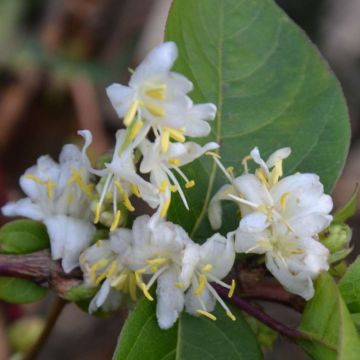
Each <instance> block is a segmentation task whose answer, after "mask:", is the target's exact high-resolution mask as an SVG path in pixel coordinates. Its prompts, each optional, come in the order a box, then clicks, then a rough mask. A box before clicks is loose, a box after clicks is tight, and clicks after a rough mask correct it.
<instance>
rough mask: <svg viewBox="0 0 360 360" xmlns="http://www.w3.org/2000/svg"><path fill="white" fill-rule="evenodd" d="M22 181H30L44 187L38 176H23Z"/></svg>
mask: <svg viewBox="0 0 360 360" xmlns="http://www.w3.org/2000/svg"><path fill="white" fill-rule="evenodd" d="M24 179H28V180H32V181H34V182H36V183H37V184H39V185H44V182H43V181H42V180H41V179H40V178H39V177H38V176H35V175H31V174H28V175H25V176H24Z"/></svg>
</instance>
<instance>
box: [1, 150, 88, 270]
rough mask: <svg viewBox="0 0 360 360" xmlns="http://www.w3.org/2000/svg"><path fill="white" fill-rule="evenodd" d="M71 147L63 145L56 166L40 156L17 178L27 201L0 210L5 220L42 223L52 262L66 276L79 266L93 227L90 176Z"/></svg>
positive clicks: (48, 157)
mask: <svg viewBox="0 0 360 360" xmlns="http://www.w3.org/2000/svg"><path fill="white" fill-rule="evenodd" d="M85 165H86V164H84V162H83V161H82V157H81V153H80V151H79V150H78V148H77V147H76V146H74V145H71V144H68V145H65V146H64V147H63V149H62V151H61V154H60V157H59V164H58V163H56V162H55V161H54V160H52V159H51V158H50V156H47V155H46V156H41V157H40V158H39V159H38V160H37V164H36V165H34V166H32V167H31V168H29V169H27V170H26V172H25V174H24V175H22V176H21V178H20V186H21V188H22V190H23V191H24V193H25V194H26V195H27V196H28V197H27V198H24V199H21V200H19V201H16V202H10V203H8V204H6V205H5V206H4V207H3V208H2V212H3V214H4V215H7V216H24V217H28V218H30V219H34V220H39V221H43V222H44V223H45V225H46V227H47V230H48V233H49V237H50V242H51V253H52V257H53V259H54V260H58V259H62V266H63V268H64V270H65V272H70V271H71V270H72V269H74V268H75V267H76V266H78V264H79V255H80V253H81V251H83V250H84V249H85V248H86V247H87V246H88V245H89V244H90V242H91V239H92V237H93V235H94V233H95V227H94V226H93V225H92V224H91V223H90V222H89V218H90V203H91V201H92V199H93V196H94V194H93V186H92V185H91V184H90V183H89V178H90V174H89V173H88V171H87V170H86V166H85Z"/></svg>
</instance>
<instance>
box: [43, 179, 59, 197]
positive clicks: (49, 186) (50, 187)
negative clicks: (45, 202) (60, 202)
mask: <svg viewBox="0 0 360 360" xmlns="http://www.w3.org/2000/svg"><path fill="white" fill-rule="evenodd" d="M44 185H45V186H46V188H47V195H48V198H49V199H52V198H53V195H54V188H55V187H56V184H55V183H53V182H52V181H51V180H48V181H47V182H46V183H45V184H44Z"/></svg>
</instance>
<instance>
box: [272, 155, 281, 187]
mask: <svg viewBox="0 0 360 360" xmlns="http://www.w3.org/2000/svg"><path fill="white" fill-rule="evenodd" d="M282 175H283V170H282V160H278V161H276V162H275V166H274V169H273V170H272V172H271V183H272V185H275V184H276V183H277V182H278V181H279V178H281V176H282Z"/></svg>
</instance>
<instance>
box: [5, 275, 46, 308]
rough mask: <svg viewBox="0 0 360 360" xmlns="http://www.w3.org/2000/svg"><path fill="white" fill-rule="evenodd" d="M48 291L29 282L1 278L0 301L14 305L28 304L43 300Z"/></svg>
mask: <svg viewBox="0 0 360 360" xmlns="http://www.w3.org/2000/svg"><path fill="white" fill-rule="evenodd" d="M46 293H47V289H45V288H43V287H41V286H39V285H36V284H34V283H33V282H31V281H29V280H24V279H15V278H11V277H5V276H2V277H0V299H1V300H3V301H6V302H9V303H12V304H27V303H31V302H34V301H38V300H40V299H42V298H43V297H44V296H45V295H46Z"/></svg>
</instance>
